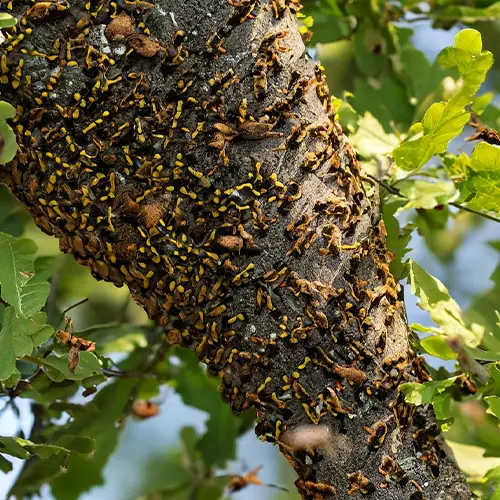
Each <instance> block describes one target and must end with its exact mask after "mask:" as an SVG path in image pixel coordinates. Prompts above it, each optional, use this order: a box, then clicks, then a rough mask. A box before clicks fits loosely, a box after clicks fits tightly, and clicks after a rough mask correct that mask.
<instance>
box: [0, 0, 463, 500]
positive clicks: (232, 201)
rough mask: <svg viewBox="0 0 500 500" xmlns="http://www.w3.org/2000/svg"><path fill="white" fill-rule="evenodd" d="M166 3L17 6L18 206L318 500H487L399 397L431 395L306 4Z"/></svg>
mask: <svg viewBox="0 0 500 500" xmlns="http://www.w3.org/2000/svg"><path fill="white" fill-rule="evenodd" d="M153 3H154V5H153V4H151V3H147V2H145V1H139V0H138V1H132V0H117V1H116V2H112V1H110V0H89V1H83V0H70V1H69V2H68V1H65V0H53V1H52V2H37V3H36V4H33V2H31V1H29V0H16V1H15V2H14V6H13V14H14V15H15V16H16V17H17V18H18V19H19V20H20V23H19V25H18V27H17V28H15V29H14V30H11V32H10V33H11V37H10V38H9V40H8V41H7V42H6V44H4V45H3V46H1V47H0V50H1V53H2V60H1V63H2V64H1V70H0V72H1V75H0V92H1V95H2V98H3V99H5V100H7V101H9V102H11V103H12V104H13V105H15V106H16V107H17V110H18V116H17V118H16V121H15V127H16V131H17V136H18V141H19V145H20V149H19V154H18V156H17V158H16V159H15V160H14V161H13V162H12V164H11V165H9V166H8V167H7V169H8V174H6V172H7V171H6V170H5V169H4V172H3V175H4V176H6V175H9V176H10V179H9V184H10V186H11V188H12V191H13V192H14V194H15V195H16V196H17V197H18V198H19V199H20V200H21V201H22V202H23V203H24V204H25V205H26V207H27V208H28V210H29V211H30V213H31V214H32V216H33V218H34V219H35V221H36V223H37V224H38V226H39V227H40V228H42V230H43V231H45V232H46V233H48V234H52V235H54V236H56V237H57V238H59V241H60V247H61V250H62V251H64V252H72V253H74V255H75V258H76V259H77V261H78V262H80V263H81V264H84V265H87V266H89V267H90V268H91V270H92V273H93V274H94V276H95V277H96V278H97V279H104V280H108V281H112V282H114V283H115V284H116V285H117V286H122V285H124V284H125V285H127V286H128V287H129V289H130V292H131V294H132V296H133V297H134V299H135V300H136V301H137V302H138V303H139V304H141V305H142V306H143V307H144V308H145V309H146V311H147V312H148V314H149V316H150V317H151V318H153V319H154V320H156V321H157V322H159V324H161V325H163V326H164V327H165V331H166V337H167V339H168V341H169V342H171V343H173V344H180V345H182V346H185V347H188V348H190V349H192V350H193V351H194V352H195V353H196V355H197V356H198V357H199V359H200V360H201V361H202V362H203V363H205V364H206V365H207V366H208V368H209V370H210V371H211V372H213V373H214V374H216V375H218V376H219V377H220V380H221V392H222V394H223V397H224V398H225V400H226V401H227V402H228V404H230V406H231V408H232V409H233V411H234V412H236V413H239V412H242V411H244V410H246V409H248V408H249V407H250V406H255V407H256V408H257V410H258V423H257V427H256V432H257V434H258V435H259V436H260V437H261V438H263V439H266V440H269V441H272V442H276V443H277V444H278V445H279V446H280V450H281V452H282V453H283V454H284V456H285V457H286V458H287V459H288V461H289V463H290V464H291V465H292V466H293V467H294V469H295V470H296V472H297V474H298V479H297V481H296V485H297V487H298V489H299V491H300V492H301V494H302V496H303V498H306V499H327V498H339V499H345V498H349V497H350V495H352V494H367V495H368V496H369V497H370V498H374V499H405V498H408V499H413V500H416V499H422V498H427V499H432V500H439V499H441V500H444V499H467V498H470V497H471V494H470V490H469V489H468V486H467V484H466V482H465V480H464V478H463V476H462V475H461V473H460V472H459V471H458V470H457V468H456V466H455V464H454V463H453V461H452V460H451V459H450V458H449V457H448V456H447V454H446V453H445V452H444V451H443V448H442V447H440V445H439V443H438V440H437V439H436V436H437V434H438V429H437V427H436V424H435V422H434V419H433V416H432V414H431V412H430V411H429V410H427V409H422V408H414V407H411V406H409V405H407V404H405V402H404V401H403V399H402V397H401V396H400V395H399V393H398V390H397V386H398V384H400V383H401V382H404V381H409V380H425V379H427V377H428V375H427V373H426V371H425V368H423V366H422V360H421V359H419V358H416V357H415V355H414V353H413V352H412V351H411V349H410V347H409V341H408V336H409V330H408V326H407V322H406V318H405V311H404V305H403V303H402V302H401V300H400V298H399V291H400V286H399V284H397V283H396V282H395V280H394V279H393V277H392V276H391V275H390V273H389V269H388V264H389V261H390V254H389V253H388V252H387V251H386V249H385V244H384V226H383V222H382V221H381V219H380V214H379V210H378V206H377V203H376V200H374V199H369V198H368V197H367V196H366V194H365V191H364V189H363V186H362V184H361V181H360V171H359V167H358V164H357V162H356V158H355V154H354V152H353V150H352V149H351V147H350V146H349V144H348V142H347V141H346V139H345V137H344V135H343V134H342V130H341V128H340V126H339V125H338V124H337V123H335V121H334V110H333V109H332V106H331V103H330V96H329V92H328V88H327V85H326V82H325V79H324V76H323V73H322V69H321V66H319V65H318V64H315V63H314V62H313V61H312V60H311V59H310V57H309V56H308V54H307V52H306V49H305V47H304V44H303V42H302V39H301V37H300V34H299V31H298V28H297V24H296V21H295V17H294V12H295V11H297V10H298V8H299V5H298V3H297V2H296V1H295V0H272V1H271V0H260V1H259V0H186V1H184V2H180V1H178V0H176V1H174V0H158V1H156V2H153ZM1 4H2V7H4V8H5V7H9V5H10V3H9V2H8V1H6V0H2V1H1ZM306 425H314V426H316V427H314V429H315V431H313V430H311V427H305V426H306ZM221 432H223V430H221ZM300 433H301V434H300ZM304 433H305V434H304ZM304 436H305V438H304ZM318 438H319V439H318ZM304 439H305V440H306V441H307V444H306V445H304V444H303V443H302V444H301V440H304Z"/></svg>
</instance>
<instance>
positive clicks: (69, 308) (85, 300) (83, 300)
mask: <svg viewBox="0 0 500 500" xmlns="http://www.w3.org/2000/svg"><path fill="white" fill-rule="evenodd" d="M88 301H89V299H88V297H86V298H85V299H82V300H80V301H79V302H77V303H76V304H73V305H72V306H69V307H67V308H66V309H64V311H63V312H62V313H61V317H60V318H59V321H58V322H57V324H60V323H61V321H62V320H63V319H64V316H65V315H66V313H67V312H69V311H71V309H74V308H75V307H78V306H81V305H82V304H85V302H88Z"/></svg>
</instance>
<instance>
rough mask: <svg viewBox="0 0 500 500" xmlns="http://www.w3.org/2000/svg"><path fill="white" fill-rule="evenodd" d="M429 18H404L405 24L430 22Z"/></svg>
mask: <svg viewBox="0 0 500 500" xmlns="http://www.w3.org/2000/svg"><path fill="white" fill-rule="evenodd" d="M430 20H431V18H430V17H429V16H415V17H410V18H409V19H408V18H405V23H418V22H420V21H430Z"/></svg>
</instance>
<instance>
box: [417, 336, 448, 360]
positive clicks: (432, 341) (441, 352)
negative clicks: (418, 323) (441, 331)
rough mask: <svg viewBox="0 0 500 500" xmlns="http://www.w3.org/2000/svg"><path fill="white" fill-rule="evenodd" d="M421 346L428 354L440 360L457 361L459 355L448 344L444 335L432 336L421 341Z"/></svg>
mask: <svg viewBox="0 0 500 500" xmlns="http://www.w3.org/2000/svg"><path fill="white" fill-rule="evenodd" d="M420 346H421V347H422V349H424V350H425V351H426V352H427V353H428V354H430V355H432V356H436V357H437V358H440V359H445V360H450V359H457V354H456V353H455V352H454V351H453V350H452V349H451V348H450V347H449V345H448V344H447V343H446V340H445V338H444V337H443V336H442V335H431V336H429V337H426V338H425V339H422V340H421V341H420Z"/></svg>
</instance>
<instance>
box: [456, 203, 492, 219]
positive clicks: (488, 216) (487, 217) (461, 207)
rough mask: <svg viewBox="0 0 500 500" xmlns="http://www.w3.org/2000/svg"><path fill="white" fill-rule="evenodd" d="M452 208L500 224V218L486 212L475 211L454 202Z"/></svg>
mask: <svg viewBox="0 0 500 500" xmlns="http://www.w3.org/2000/svg"><path fill="white" fill-rule="evenodd" d="M449 205H451V206H452V207H455V208H458V209H460V210H464V211H465V212H470V213H471V214H474V215H479V216H480V217H484V218H485V219H488V220H491V221H493V222H498V223H500V219H499V218H498V217H495V216H494V215H489V214H487V213H485V212H479V211H478V210H474V209H473V208H469V207H466V206H465V205H460V203H456V202H454V201H452V202H451V203H449Z"/></svg>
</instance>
